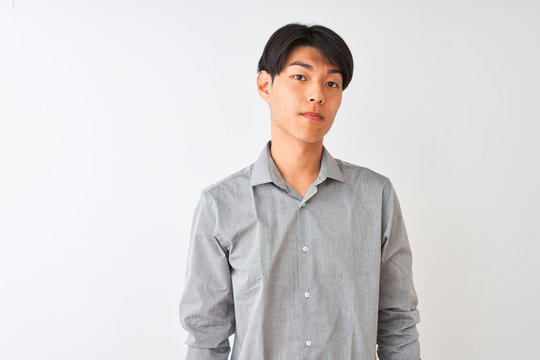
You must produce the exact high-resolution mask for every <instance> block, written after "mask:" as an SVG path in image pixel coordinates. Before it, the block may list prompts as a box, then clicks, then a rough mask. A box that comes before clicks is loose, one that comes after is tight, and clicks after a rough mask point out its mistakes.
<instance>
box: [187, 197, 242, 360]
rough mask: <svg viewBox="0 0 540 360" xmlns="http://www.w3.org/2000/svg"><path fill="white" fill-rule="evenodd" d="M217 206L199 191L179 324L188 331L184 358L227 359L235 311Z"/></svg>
mask: <svg viewBox="0 0 540 360" xmlns="http://www.w3.org/2000/svg"><path fill="white" fill-rule="evenodd" d="M217 216H218V214H217V209H216V205H215V202H214V201H213V199H212V198H211V196H210V195H209V194H208V193H207V192H204V191H203V192H202V193H201V196H200V199H199V202H198V204H197V206H196V209H195V213H194V216H193V222H192V225H191V233H190V242H189V247H188V253H187V263H186V274H185V285H184V291H183V294H182V298H181V300H180V323H181V324H182V326H183V327H184V329H186V330H187V331H188V332H189V334H188V337H187V340H186V341H185V343H186V345H188V350H187V355H186V360H218V359H219V360H226V359H227V358H228V355H229V352H230V344H229V336H231V335H232V334H233V333H234V331H235V314H234V302H233V291H232V284H231V274H230V265H229V259H228V252H227V251H226V250H225V249H224V248H223V247H222V245H221V243H220V241H219V234H218V233H217V232H216V230H217V226H216V224H217Z"/></svg>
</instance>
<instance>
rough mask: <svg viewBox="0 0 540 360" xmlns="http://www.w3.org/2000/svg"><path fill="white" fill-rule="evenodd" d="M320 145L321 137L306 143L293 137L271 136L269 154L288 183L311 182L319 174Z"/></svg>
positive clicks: (321, 144)
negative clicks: (318, 139)
mask: <svg viewBox="0 0 540 360" xmlns="http://www.w3.org/2000/svg"><path fill="white" fill-rule="evenodd" d="M322 146H323V143H322V139H321V141H318V142H316V143H306V142H302V141H299V140H297V139H295V138H290V139H284V138H282V137H274V136H272V140H271V147H270V154H271V156H272V159H273V160H274V163H275V164H276V167H277V168H278V170H279V172H280V173H281V176H283V179H284V180H285V181H286V182H287V183H288V184H291V185H293V184H299V183H308V184H311V183H312V182H313V181H314V180H315V179H316V178H317V176H318V175H319V171H320V168H321V158H322Z"/></svg>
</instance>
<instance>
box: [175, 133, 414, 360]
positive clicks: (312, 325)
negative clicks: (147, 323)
mask: <svg viewBox="0 0 540 360" xmlns="http://www.w3.org/2000/svg"><path fill="white" fill-rule="evenodd" d="M270 147H271V141H268V142H267V143H266V145H265V147H264V149H263V151H262V152H261V154H260V156H259V158H258V159H257V161H256V162H255V163H253V164H251V165H249V166H247V167H245V168H244V169H242V170H240V171H238V172H236V173H234V174H232V175H230V176H228V177H226V178H225V179H222V180H221V181H219V182H216V183H214V184H212V185H210V186H207V187H206V188H204V189H203V190H202V191H201V194H200V199H199V202H198V204H197V207H196V210H195V214H194V217H193V222H192V228H191V234H190V242H189V248H188V253H187V265H186V275H185V287H184V292H183V295H182V298H181V300H180V322H181V324H182V326H183V327H184V328H185V329H186V330H187V331H188V332H189V334H188V337H187V340H186V344H187V345H188V349H187V357H186V359H187V360H217V359H227V358H228V356H229V354H230V353H231V348H230V342H229V336H230V335H232V334H233V333H234V344H233V347H232V355H231V359H232V360H284V359H287V360H289V359H294V360H296V359H302V360H303V359H306V360H307V359H314V360H364V359H366V360H374V359H376V355H375V354H376V353H377V354H378V356H379V358H380V359H381V360H398V359H399V360H418V359H420V345H419V341H418V331H417V328H416V324H417V323H418V322H419V321H420V317H419V312H418V309H417V303H418V299H417V295H416V292H415V289H414V285H413V277H412V256H411V250H410V245H409V241H408V238H407V233H406V230H405V225H404V223H403V217H402V213H401V210H400V205H399V201H398V198H397V196H396V192H395V190H394V187H393V185H392V183H391V182H390V180H389V179H388V178H387V177H385V176H383V175H381V174H378V173H376V172H374V171H373V170H370V169H368V168H366V167H361V166H358V165H354V164H350V163H347V162H345V161H342V160H339V159H334V158H333V157H332V156H331V155H330V153H329V152H328V151H327V149H326V148H325V147H324V146H323V148H322V157H321V163H320V171H319V175H318V177H317V179H316V180H315V181H314V182H313V183H312V184H311V186H310V188H309V190H308V191H307V193H306V194H305V196H304V197H302V196H301V195H300V194H299V193H298V192H297V191H296V190H295V189H294V188H293V187H291V186H290V185H289V184H288V183H287V182H285V181H284V179H283V177H282V175H281V173H280V172H279V170H278V168H277V167H276V165H275V163H274V161H273V159H272V156H271V153H270Z"/></svg>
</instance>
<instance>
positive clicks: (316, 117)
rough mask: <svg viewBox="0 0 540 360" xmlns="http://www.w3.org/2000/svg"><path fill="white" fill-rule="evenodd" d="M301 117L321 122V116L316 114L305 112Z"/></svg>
mask: <svg viewBox="0 0 540 360" xmlns="http://www.w3.org/2000/svg"><path fill="white" fill-rule="evenodd" d="M301 115H302V116H303V117H306V118H308V119H311V120H322V115H321V114H319V113H316V112H305V113H302V114H301Z"/></svg>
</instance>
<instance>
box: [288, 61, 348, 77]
mask: <svg viewBox="0 0 540 360" xmlns="http://www.w3.org/2000/svg"><path fill="white" fill-rule="evenodd" d="M293 65H298V66H301V67H303V68H305V69H308V70H310V71H313V66H312V65H310V64H308V63H305V62H302V61H293V62H292V63H290V64H289V66H293ZM328 73H329V74H335V73H338V74H342V75H343V73H342V72H341V70H339V69H337V68H333V69H330V70H328Z"/></svg>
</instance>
